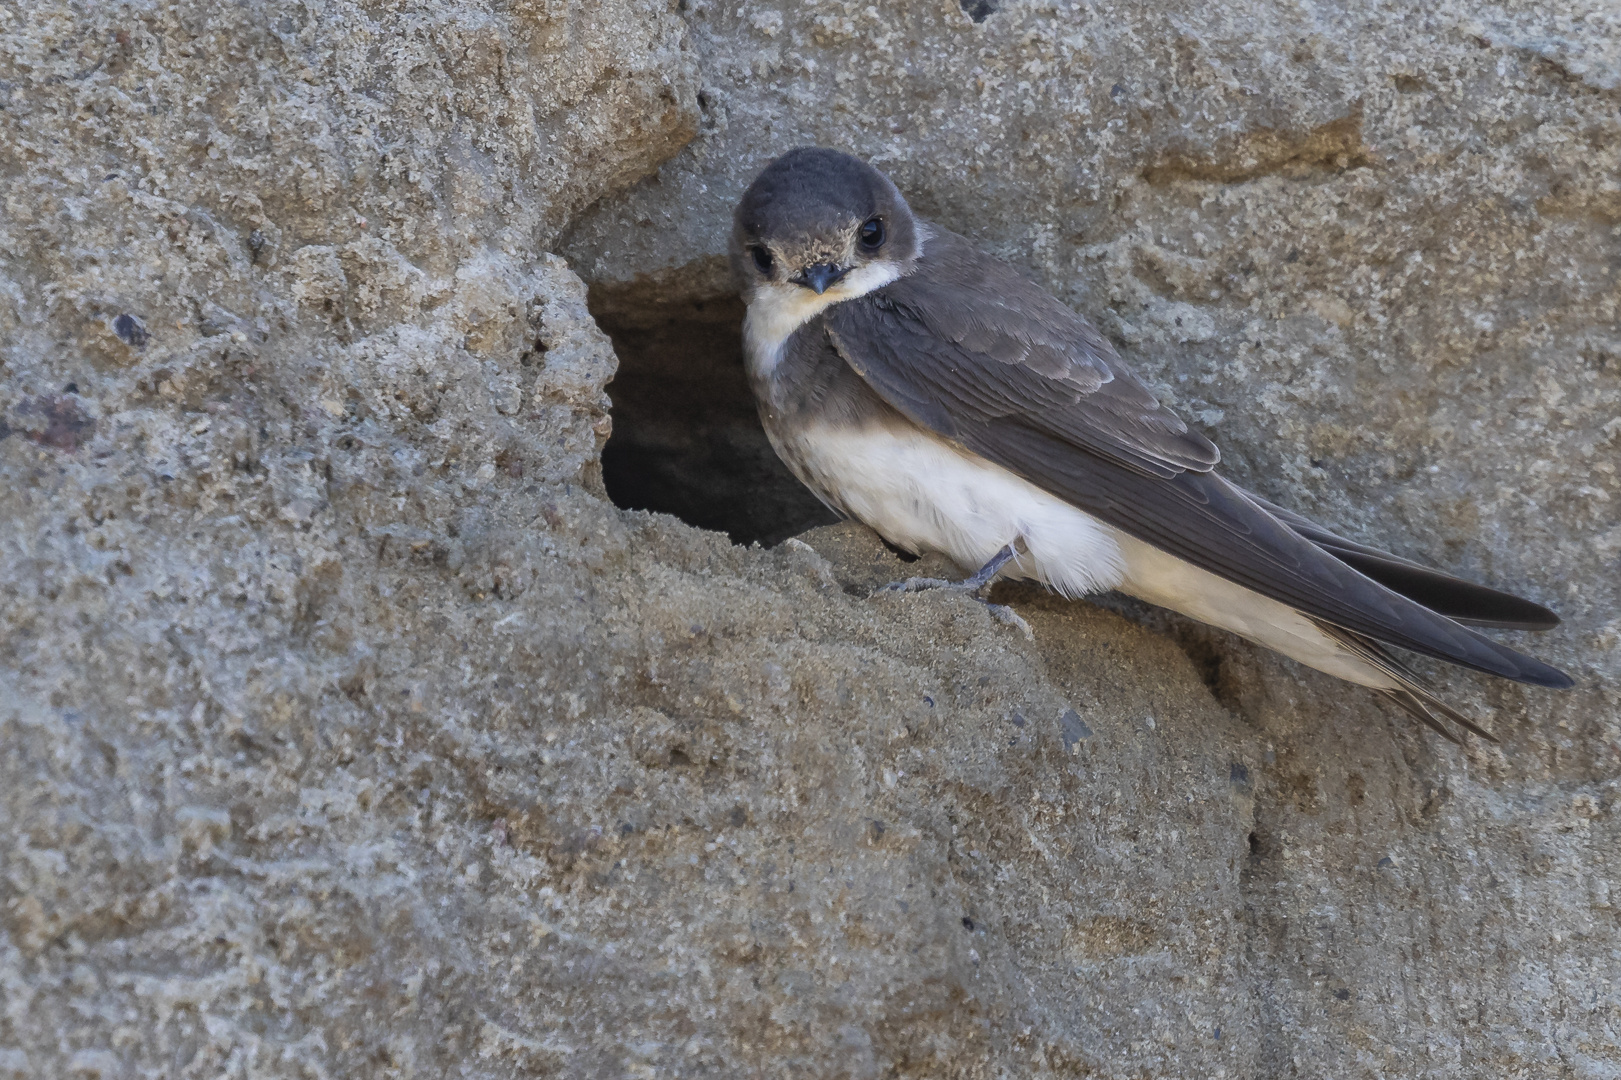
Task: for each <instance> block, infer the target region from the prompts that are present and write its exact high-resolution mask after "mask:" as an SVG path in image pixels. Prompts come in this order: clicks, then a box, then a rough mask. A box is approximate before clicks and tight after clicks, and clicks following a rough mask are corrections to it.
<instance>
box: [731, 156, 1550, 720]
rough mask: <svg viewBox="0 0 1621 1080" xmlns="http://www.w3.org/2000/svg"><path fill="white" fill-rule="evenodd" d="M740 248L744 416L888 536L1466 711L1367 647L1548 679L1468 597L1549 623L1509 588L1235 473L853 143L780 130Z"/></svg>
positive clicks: (843, 507) (1101, 349) (1043, 301)
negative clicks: (782, 134) (1415, 559)
mask: <svg viewBox="0 0 1621 1080" xmlns="http://www.w3.org/2000/svg"><path fill="white" fill-rule="evenodd" d="M732 257H733V263H734V267H735V268H736V271H737V273H738V275H739V278H740V280H741V281H742V284H743V289H744V296H745V299H746V300H747V301H748V305H749V308H748V316H747V319H746V322H745V338H746V344H747V352H748V362H749V372H750V378H751V380H752V382H753V385H754V388H755V391H756V394H757V396H758V398H759V401H760V410H761V417H762V420H763V422H764V424H765V427H766V431H767V433H768V435H770V437H771V439H772V442H773V444H774V445H775V446H776V447H777V449H778V452H779V453H780V454H781V455H782V456H783V458H784V460H785V461H786V462H787V463H788V465H789V467H790V468H792V469H793V470H794V472H795V473H796V475H798V476H799V477H800V479H802V480H804V481H805V482H806V483H807V484H808V485H809V486H810V487H811V489H812V490H813V491H815V492H816V494H817V495H818V496H819V497H820V498H822V499H823V501H825V502H827V503H828V504H829V505H830V506H832V507H834V508H835V509H837V510H839V511H841V512H843V513H846V514H849V515H851V516H854V517H857V518H859V519H861V520H863V521H865V522H866V523H867V524H869V525H872V526H873V527H874V528H875V529H877V531H878V532H879V533H881V534H882V535H884V536H885V538H886V539H888V540H890V541H891V542H892V543H895V544H897V545H898V546H900V547H902V548H907V549H911V550H921V549H931V550H938V551H941V552H943V553H945V554H947V555H949V556H950V557H952V558H953V559H954V560H956V561H957V562H958V563H960V564H961V565H963V566H965V567H970V568H971V567H975V566H980V565H981V564H984V563H987V562H988V561H990V560H991V559H992V558H993V557H994V556H997V555H998V553H1002V554H1003V556H1004V557H1006V558H1008V559H1009V562H1008V563H1007V566H1006V567H1005V569H1004V570H1003V571H1002V572H1003V573H1007V574H1011V575H1013V576H1022V577H1028V578H1032V579H1035V580H1039V581H1044V582H1046V583H1048V584H1050V585H1052V586H1054V587H1055V588H1058V589H1059V590H1061V591H1063V592H1066V593H1069V594H1076V593H1083V592H1090V591H1096V590H1098V589H1103V588H1119V589H1121V590H1122V591H1125V592H1128V593H1131V594H1133V595H1137V596H1140V597H1142V598H1144V599H1146V600H1149V601H1151V602H1154V603H1159V604H1162V605H1164V606H1167V607H1171V608H1173V609H1175V610H1179V611H1182V612H1184V613H1186V614H1189V615H1191V616H1192V617H1194V618H1198V619H1201V620H1203V621H1206V622H1210V623H1213V624H1215V625H1218V626H1222V627H1225V628H1227V629H1230V630H1233V631H1235V632H1237V633H1240V634H1243V635H1244V636H1246V637H1249V638H1251V639H1252V640H1256V641H1258V642H1260V643H1262V644H1265V645H1268V646H1269V647H1272V648H1275V649H1277V650H1279V651H1280V652H1283V653H1285V654H1286V655H1289V656H1292V657H1294V658H1296V659H1298V660H1301V661H1302V662H1304V663H1307V664H1309V665H1311V666H1313V667H1317V668H1319V669H1321V670H1324V671H1327V672H1329V673H1331V674H1334V675H1338V676H1340V677H1342V678H1347V679H1350V680H1351V681H1354V682H1358V683H1360V684H1362V685H1366V686H1369V687H1371V688H1373V689H1375V690H1378V691H1380V692H1381V693H1383V694H1385V695H1386V696H1387V697H1390V698H1391V699H1392V700H1394V701H1395V702H1396V703H1397V704H1399V705H1401V706H1402V707H1403V708H1404V709H1407V710H1408V711H1409V712H1412V713H1413V714H1414V715H1416V716H1419V717H1420V718H1421V719H1423V720H1425V722H1426V723H1430V724H1431V725H1432V726H1434V727H1436V728H1437V730H1440V731H1442V732H1443V734H1447V735H1448V737H1452V736H1451V733H1450V731H1448V729H1447V728H1446V727H1445V726H1444V725H1443V724H1442V723H1441V722H1440V720H1439V719H1437V718H1436V717H1435V716H1434V715H1433V712H1432V710H1434V711H1436V712H1440V713H1441V714H1442V715H1443V716H1446V717H1448V718H1450V719H1451V720H1453V721H1454V722H1457V723H1460V724H1462V725H1464V726H1465V727H1468V728H1469V729H1471V730H1479V729H1478V728H1477V727H1476V726H1475V725H1474V724H1473V722H1472V721H1469V720H1467V718H1464V717H1462V716H1461V715H1460V714H1457V713H1456V711H1455V710H1452V709H1451V708H1449V707H1447V706H1445V705H1444V704H1442V703H1440V702H1438V701H1437V700H1436V699H1435V698H1434V695H1433V694H1431V693H1430V691H1429V690H1428V689H1427V688H1425V687H1424V686H1423V685H1422V683H1421V682H1419V680H1418V678H1417V676H1415V675H1414V674H1413V673H1412V672H1411V671H1409V670H1408V669H1406V668H1405V667H1404V666H1403V665H1401V664H1400V662H1399V661H1397V660H1396V659H1395V658H1394V657H1393V656H1392V655H1391V654H1390V653H1389V652H1388V651H1387V649H1386V648H1385V646H1395V647H1399V648H1404V649H1409V650H1412V651H1415V652H1419V653H1422V654H1425V655H1428V656H1432V657H1436V658H1439V659H1443V660H1448V661H1451V662H1453V663H1457V664H1461V665H1464V666H1466V667H1471V668H1474V669H1476V670H1480V671H1485V672H1489V673H1491V674H1494V675H1500V676H1503V677H1505V678H1509V679H1514V680H1517V681H1520V682H1527V683H1534V684H1537V685H1542V686H1554V687H1563V686H1569V685H1571V681H1570V679H1569V677H1568V676H1566V675H1565V674H1564V673H1563V672H1560V671H1558V670H1556V669H1555V668H1552V667H1550V666H1548V665H1546V664H1544V663H1542V662H1540V661H1538V660H1535V659H1533V658H1531V657H1529V656H1526V655H1524V654H1523V653H1520V652H1517V651H1516V650H1514V649H1511V648H1509V647H1507V646H1505V645H1502V644H1500V643H1498V642H1496V641H1493V640H1491V639H1489V638H1486V637H1484V636H1482V635H1481V634H1479V633H1477V632H1475V631H1474V630H1472V629H1470V628H1469V627H1468V626H1465V625H1463V624H1464V623H1470V624H1473V625H1476V626H1487V627H1493V626H1495V627H1512V628H1516V629H1546V628H1548V627H1551V626H1554V625H1556V624H1557V622H1558V619H1557V617H1556V616H1555V615H1554V614H1553V613H1552V612H1550V611H1548V610H1547V609H1545V608H1542V607H1540V606H1538V605H1536V604H1533V603H1531V602H1530V601H1526V600H1522V599H1520V598H1518V597H1514V596H1510V595H1508V594H1506V593H1502V592H1498V591H1496V590H1493V589H1488V588H1485V587H1483V586H1479V585H1474V584H1471V583H1469V582H1465V581H1461V580H1459V579H1457V578H1454V577H1451V576H1450V575H1447V574H1443V573H1441V572H1439V571H1436V570H1432V569H1429V568H1427V567H1423V566H1419V565H1417V564H1415V563H1412V562H1410V561H1408V560H1405V559H1400V558H1398V557H1396V556H1394V555H1390V554H1389V553H1387V552H1382V551H1379V550H1377V549H1374V548H1370V547H1367V546H1366V545H1361V544H1356V543H1354V542H1351V541H1348V540H1345V539H1344V538H1342V537H1339V536H1336V535H1335V534H1333V533H1332V532H1330V531H1328V530H1326V529H1323V528H1321V527H1320V526H1317V525H1315V524H1313V523H1312V522H1310V521H1308V520H1306V519H1305V518H1303V517H1300V516H1299V515H1297V514H1293V513H1291V512H1289V511H1287V510H1283V509H1282V508H1279V507H1275V506H1273V505H1272V504H1270V503H1267V502H1265V501H1264V500H1261V499H1259V498H1257V497H1256V496H1253V495H1250V494H1249V493H1248V492H1245V491H1243V490H1241V489H1240V488H1238V487H1236V486H1235V485H1233V484H1231V483H1229V482H1228V481H1227V480H1225V479H1224V478H1223V477H1222V476H1221V475H1220V474H1219V472H1218V471H1217V470H1216V465H1217V464H1218V462H1219V460H1220V454H1219V452H1218V451H1217V449H1216V447H1215V446H1214V445H1213V444H1212V443H1211V442H1210V441H1209V440H1208V439H1206V438H1205V437H1204V436H1202V435H1200V434H1198V433H1197V432H1194V431H1190V430H1189V429H1188V427H1187V425H1186V424H1184V423H1183V422H1182V420H1181V419H1180V418H1179V417H1177V416H1176V415H1174V414H1173V413H1171V412H1170V411H1169V410H1167V409H1165V408H1163V407H1162V406H1161V405H1160V404H1159V402H1158V401H1157V400H1156V399H1155V398H1154V396H1153V394H1152V393H1150V392H1149V390H1148V389H1147V387H1145V386H1144V385H1143V384H1142V382H1141V381H1140V380H1138V379H1137V378H1136V376H1134V375H1133V374H1132V372H1131V371H1130V370H1129V369H1128V368H1127V367H1126V366H1125V365H1124V364H1123V363H1122V362H1121V360H1120V358H1119V356H1118V355H1117V354H1116V353H1115V351H1114V349H1113V348H1112V347H1111V346H1110V344H1109V343H1108V341H1107V340H1106V339H1105V338H1103V336H1102V335H1100V334H1099V333H1098V331H1097V330H1096V329H1095V328H1094V327H1093V326H1092V325H1091V324H1090V323H1089V322H1087V321H1086V320H1085V319H1084V318H1082V317H1081V316H1080V315H1078V314H1076V313H1075V312H1074V311H1072V310H1071V309H1069V308H1068V307H1066V306H1065V305H1064V304H1062V303H1060V302H1059V301H1058V300H1057V299H1055V298H1054V297H1052V296H1051V295H1049V294H1047V293H1046V292H1044V291H1042V290H1041V289H1040V288H1038V287H1037V286H1035V285H1034V284H1032V283H1031V282H1029V281H1027V280H1026V279H1025V278H1023V277H1021V276H1020V275H1019V274H1018V273H1017V272H1016V271H1014V270H1013V269H1012V268H1011V267H1009V266H1007V265H1006V264H1005V263H1002V262H1000V261H998V260H996V259H994V258H992V257H990V256H988V255H986V254H984V253H983V252H980V251H978V250H976V249H975V248H974V247H973V246H972V245H971V244H970V243H969V242H968V241H967V240H965V239H964V238H962V237H960V236H957V235H956V234H954V233H951V232H948V231H946V230H944V229H942V228H940V227H938V226H935V225H931V224H929V223H927V222H924V221H921V220H919V219H917V218H915V217H914V216H913V215H912V213H911V211H910V209H909V208H908V207H907V205H906V201H905V199H904V198H903V197H902V196H901V194H900V192H899V191H898V190H896V189H895V187H894V185H893V184H891V183H890V182H889V180H888V179H887V178H886V177H884V176H883V175H882V174H881V173H879V172H878V171H877V170H875V169H873V168H871V167H870V166H868V165H866V164H865V163H863V162H861V161H859V160H857V159H855V158H852V157H850V156H848V155H844V154H839V153H837V152H835V151H829V150H820V149H803V150H796V151H793V152H791V153H789V154H786V155H784V156H783V157H781V158H778V159H777V160H776V161H774V162H773V163H772V164H771V165H770V166H768V167H767V168H766V170H765V171H764V172H762V173H761V175H760V177H759V178H758V179H757V180H756V181H755V182H754V184H753V185H752V186H751V187H750V188H749V190H748V192H747V193H746V194H745V195H744V197H743V200H742V202H741V203H740V204H739V206H738V209H737V213H736V217H735V229H734V238H733V245H732Z"/></svg>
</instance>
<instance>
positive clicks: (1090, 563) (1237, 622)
mask: <svg viewBox="0 0 1621 1080" xmlns="http://www.w3.org/2000/svg"><path fill="white" fill-rule="evenodd" d="M771 434H772V442H773V443H777V442H778V440H779V438H785V439H789V440H791V443H792V445H789V446H780V445H779V446H778V453H779V454H780V455H781V456H782V457H783V459H784V460H785V461H788V462H789V463H790V464H791V466H792V467H793V468H794V471H795V472H796V473H798V474H799V478H800V479H801V480H803V481H804V482H805V483H806V484H807V485H809V486H810V488H811V489H812V490H813V491H815V492H816V493H817V494H818V495H820V496H821V497H822V498H823V499H824V500H826V501H827V502H829V503H830V504H832V505H834V506H836V507H837V508H839V509H842V510H843V511H844V512H846V513H848V514H849V515H850V516H851V517H854V518H856V519H858V520H860V521H862V522H864V523H865V524H867V525H870V526H871V527H872V528H874V529H876V530H877V531H878V532H879V534H881V535H882V536H883V537H884V539H886V540H888V541H889V542H890V543H892V544H895V545H896V546H898V547H901V548H905V549H907V550H910V551H914V552H922V551H937V552H940V553H942V554H944V555H946V556H948V557H950V558H951V559H952V560H953V561H954V562H956V563H957V564H958V565H959V566H961V567H962V568H963V569H964V570H966V571H973V570H976V569H978V568H979V567H981V566H983V565H984V564H985V563H987V562H989V561H990V559H991V557H992V556H993V555H995V554H996V553H997V552H999V551H1001V550H1002V549H1003V548H1004V547H1006V546H1007V545H1009V544H1015V545H1016V548H1015V550H1016V552H1017V554H1016V555H1015V556H1014V559H1013V561H1012V562H1010V563H1009V564H1008V566H1007V568H1006V569H1005V570H1004V571H1003V575H1004V576H1007V577H1015V578H1026V579H1029V580H1034V581H1039V582H1042V583H1043V584H1046V585H1048V586H1051V587H1052V588H1053V589H1055V590H1057V591H1058V592H1060V593H1063V594H1064V595H1065V596H1082V595H1085V594H1087V593H1096V592H1103V591H1106V590H1108V589H1119V590H1120V591H1121V592H1124V593H1126V594H1128V595H1131V596H1135V597H1138V598H1139V599H1142V600H1146V601H1148V602H1149V603H1151V604H1157V605H1159V606H1160V607H1166V608H1170V609H1171V610H1172V611H1178V612H1181V613H1182V614H1184V615H1187V616H1189V617H1190V618H1194V619H1197V620H1199V621H1200V622H1203V623H1209V624H1210V625H1212V626H1218V627H1220V628H1222V629H1223V630H1229V631H1232V632H1233V633H1235V634H1238V635H1240V636H1242V637H1246V638H1248V639H1250V640H1251V641H1254V642H1257V643H1259V644H1261V645H1265V646H1266V647H1268V648H1270V649H1274V650H1276V651H1278V652H1280V653H1283V654H1284V655H1285V656H1288V657H1291V658H1293V659H1295V660H1298V661H1300V662H1301V663H1303V664H1306V665H1308V666H1309V667H1314V668H1317V669H1318V670H1319V671H1325V672H1327V673H1328V674H1330V675H1335V676H1338V677H1339V678H1341V679H1347V680H1350V681H1351V682H1355V683H1359V684H1361V685H1363V686H1372V687H1376V688H1378V687H1389V686H1393V685H1395V684H1394V682H1393V680H1391V678H1390V677H1389V676H1388V675H1386V674H1385V673H1384V672H1381V671H1379V670H1378V669H1376V668H1374V667H1372V666H1371V665H1369V664H1368V663H1367V662H1366V661H1364V660H1362V659H1361V658H1359V657H1357V656H1355V655H1354V654H1352V653H1349V652H1348V651H1347V650H1346V649H1345V648H1344V647H1343V646H1341V645H1340V644H1339V642H1337V641H1335V640H1334V639H1333V638H1331V637H1329V636H1328V635H1327V634H1325V633H1323V632H1322V631H1321V630H1320V629H1318V628H1317V626H1316V624H1315V623H1313V622H1312V621H1311V620H1310V619H1309V618H1307V617H1306V616H1304V615H1302V614H1300V612H1298V611H1296V610H1295V609H1294V608H1291V607H1290V606H1288V605H1287V604H1283V603H1280V602H1279V601H1277V600H1272V599H1270V598H1268V597H1265V596H1262V595H1261V594H1260V593H1258V592H1255V591H1254V590H1252V589H1247V588H1245V587H1244V586H1242V585H1238V584H1235V583H1234V582H1231V581H1228V580H1227V579H1225V578H1222V577H1218V576H1217V575H1215V574H1212V573H1210V572H1209V571H1206V570H1201V569H1199V568H1198V567H1197V566H1194V565H1193V564H1192V563H1189V562H1187V561H1185V560H1183V559H1179V558H1177V557H1176V556H1174V555H1171V554H1168V553H1166V552H1164V551H1161V550H1160V549H1159V548H1156V547H1154V546H1153V545H1151V544H1147V543H1144V542H1143V541H1141V540H1138V539H1137V538H1136V537H1133V536H1130V535H1128V534H1126V533H1123V532H1120V531H1119V530H1117V529H1115V528H1114V527H1113V526H1110V525H1107V524H1104V523H1103V522H1101V521H1099V520H1098V519H1097V518H1094V517H1093V516H1092V515H1090V514H1088V513H1086V512H1085V511H1083V510H1080V509H1077V508H1076V507H1074V506H1071V505H1070V504H1069V503H1067V502H1065V501H1063V500H1062V499H1059V498H1057V497H1055V496H1053V495H1050V494H1048V493H1047V492H1045V491H1043V490H1041V489H1040V488H1038V487H1036V486H1035V485H1034V484H1031V483H1030V482H1028V481H1026V480H1023V479H1021V478H1020V477H1018V476H1015V475H1014V474H1013V473H1011V472H1008V471H1007V470H1006V469H1003V468H1002V467H1000V466H998V465H994V464H992V463H991V462H989V461H986V460H985V459H983V458H980V457H977V456H975V455H973V454H969V453H967V452H966V451H963V450H959V449H958V448H956V447H954V446H952V445H951V444H950V443H947V442H946V441H945V440H943V439H940V438H937V437H936V436H934V435H931V434H929V433H928V432H925V431H922V430H920V429H917V428H892V427H881V426H875V427H868V428H863V429H829V428H825V427H811V428H807V429H805V430H803V431H800V432H797V433H794V434H792V435H786V434H781V433H776V432H773V433H771Z"/></svg>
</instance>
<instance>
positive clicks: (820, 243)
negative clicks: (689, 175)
mask: <svg viewBox="0 0 1621 1080" xmlns="http://www.w3.org/2000/svg"><path fill="white" fill-rule="evenodd" d="M919 253H920V231H919V227H918V223H917V221H916V219H915V218H913V217H912V210H911V208H910V207H909V206H907V205H906V200H905V199H904V198H902V196H901V193H900V191H899V190H898V189H897V188H896V187H895V185H894V184H893V183H891V182H890V179H889V177H887V176H885V175H884V174H883V173H881V172H879V171H878V170H877V169H875V168H873V167H872V166H871V165H868V164H867V163H866V162H864V161H862V160H860V159H859V158H854V157H851V156H850V155H849V154H842V153H840V152H839V151H837V150H824V149H821V148H820V147H802V148H800V149H798V150H790V151H789V152H788V153H786V154H783V155H782V156H781V157H779V158H777V159H776V160H775V161H773V162H772V163H771V164H770V165H767V166H766V167H765V169H764V170H763V171H762V172H761V173H760V175H759V176H757V177H755V178H754V183H752V184H750V185H749V189H748V191H746V192H744V194H743V199H742V201H741V202H739V203H738V206H737V212H736V213H735V214H734V215H733V227H732V245H731V256H732V269H733V272H734V273H735V274H736V275H737V279H738V282H739V283H740V284H741V286H742V289H743V295H744V298H745V299H747V300H749V301H751V302H752V301H753V300H754V299H756V298H758V297H760V296H761V295H763V294H767V293H775V294H777V295H778V296H779V297H781V298H783V299H789V298H790V297H795V296H797V297H800V298H802V299H803V300H806V301H811V302H812V303H815V304H817V306H821V305H825V304H828V303H833V302H834V301H837V300H845V299H850V298H852V297H856V296H860V295H862V294H863V293H866V292H870V291H871V290H872V289H875V288H878V287H880V286H882V285H885V284H888V283H889V282H891V281H894V280H895V279H896V278H898V277H900V276H901V275H903V274H905V273H906V272H907V271H908V270H909V269H910V268H911V264H912V262H913V261H914V260H916V258H917V257H918V255H919ZM813 296H814V297H815V298H816V299H815V300H814V301H813V300H812V297H813Z"/></svg>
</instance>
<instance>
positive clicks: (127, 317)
mask: <svg viewBox="0 0 1621 1080" xmlns="http://www.w3.org/2000/svg"><path fill="white" fill-rule="evenodd" d="M113 333H115V334H117V335H118V340H120V341H122V342H123V343H124V344H125V345H128V346H130V347H131V348H135V349H144V348H146V343H147V342H148V341H151V340H152V335H151V334H150V333H149V332H148V331H147V329H146V323H144V322H142V321H141V319H140V316H138V315H131V314H130V313H129V312H127V311H126V312H124V314H122V315H120V316H118V318H116V319H114V320H113Z"/></svg>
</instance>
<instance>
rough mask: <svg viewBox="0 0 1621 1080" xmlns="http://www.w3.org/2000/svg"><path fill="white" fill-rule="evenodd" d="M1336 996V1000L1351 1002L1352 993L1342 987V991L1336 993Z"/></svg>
mask: <svg viewBox="0 0 1621 1080" xmlns="http://www.w3.org/2000/svg"><path fill="white" fill-rule="evenodd" d="M1334 996H1335V997H1336V998H1338V999H1339V1000H1341V1001H1350V1000H1351V991H1349V990H1347V989H1345V988H1344V987H1341V988H1340V989H1338V990H1336V991H1334Z"/></svg>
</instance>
